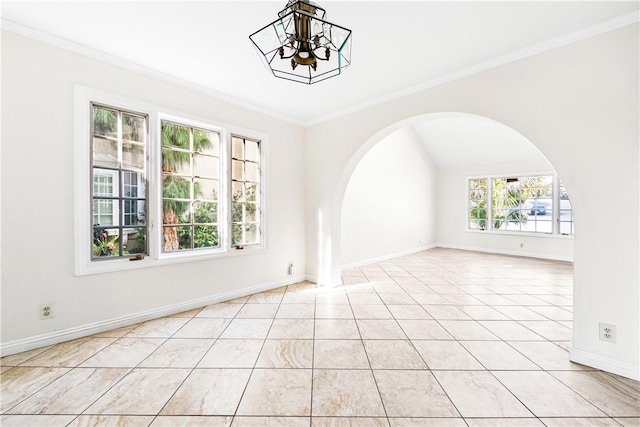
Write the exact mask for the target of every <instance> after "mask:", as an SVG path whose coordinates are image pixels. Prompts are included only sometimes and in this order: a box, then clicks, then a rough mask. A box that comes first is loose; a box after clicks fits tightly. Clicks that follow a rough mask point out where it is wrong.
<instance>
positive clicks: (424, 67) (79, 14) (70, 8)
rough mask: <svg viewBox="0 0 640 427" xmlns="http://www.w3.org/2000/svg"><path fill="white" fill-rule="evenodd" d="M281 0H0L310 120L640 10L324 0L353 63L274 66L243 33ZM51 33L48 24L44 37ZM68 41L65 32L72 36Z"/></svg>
mask: <svg viewBox="0 0 640 427" xmlns="http://www.w3.org/2000/svg"><path fill="white" fill-rule="evenodd" d="M285 3H286V1H285V0H283V1H278V2H273V1H258V2H256V1H233V2H226V1H197V2H188V1H179V2H178V1H159V2H153V1H141V2H132V1H117V2H116V1H85V2H59V1H43V2H33V1H28V2H27V1H16V2H11V1H3V2H2V18H3V19H2V23H3V27H4V28H6V29H8V30H11V31H16V32H19V33H23V34H26V35H30V36H32V37H36V38H39V39H44V40H47V41H50V42H52V43H54V44H58V45H61V46H63V47H66V48H70V49H72V50H75V51H78V52H80V53H83V54H87V55H90V56H93V57H97V58H99V59H103V60H107V61H110V62H115V63H116V64H118V65H124V66H125V67H127V68H131V69H134V70H137V71H143V72H145V73H148V74H151V75H153V76H155V77H160V78H163V79H166V80H169V81H171V82H174V83H178V84H181V85H185V86H188V87H191V88H195V89H197V90H200V91H203V92H204V93H207V94H211V95H214V96H216V97H219V98H222V99H225V100H228V101H231V102H234V103H237V104H240V105H243V106H245V107H248V108H252V109H255V110H257V111H262V112H265V113H267V114H270V115H272V116H274V117H278V118H282V119H285V120H288V121H291V122H293V123H297V124H300V125H311V124H314V123H319V122H321V121H323V120H327V119H329V118H332V117H336V116H339V115H342V114H345V113H347V112H350V111H355V110H358V109H361V108H364V107H367V106H370V105H374V104H376V103H379V102H382V101H384V100H388V99H392V98H394V97H397V96H401V95H403V94H407V93H411V92H412V91H415V90H418V89H424V88H427V87H430V86H434V85H437V84H440V83H443V82H446V81H449V80H452V79H454V78H459V77H461V76H464V75H468V74H472V73H474V72H478V71H481V70H483V69H487V68H490V67H493V66H496V65H500V64H502V63H506V62H509V61H511V60H515V59H518V58H521V57H524V56H527V55H531V54H535V53H537V52H540V51H543V50H546V49H549V48H552V47H555V46H559V45H562V44H565V43H568V42H572V41H574V40H579V39H581V38H584V37H587V36H589V35H593V34H597V33H598V32H602V31H607V30H610V29H613V28H617V27H619V26H622V25H626V24H628V23H631V22H636V21H637V20H638V7H639V2H638V1H628V2H616V1H602V2H595V1H568V2H562V1H506V2H505V1H503V2H488V1H470V2H458V1H410V2H400V1H385V2H382V1H380V2H379V1H367V2H365V1H351V2H345V1H331V0H319V1H318V3H319V5H320V6H322V7H324V8H325V9H326V11H327V18H328V20H329V21H331V22H334V23H336V24H339V25H342V26H345V27H347V28H350V29H351V30H352V31H353V47H352V51H353V53H352V65H351V66H350V67H349V68H347V69H346V71H345V72H344V73H343V74H342V75H340V76H337V77H334V78H331V79H329V80H326V81H323V82H320V83H317V84H314V85H311V86H308V85H303V84H300V83H294V82H290V81H287V80H281V79H277V78H275V77H273V75H271V74H270V73H269V72H268V71H267V69H266V68H265V67H264V66H263V65H262V62H261V60H260V58H259V56H258V54H257V53H256V51H255V50H254V48H253V46H252V44H251V42H250V40H249V37H248V36H249V34H251V33H253V32H254V31H256V30H258V29H260V28H262V27H263V26H264V25H266V24H268V23H270V22H271V21H273V20H274V19H275V18H276V16H277V13H278V12H279V11H280V10H281V9H283V8H284V6H285ZM49 36H54V38H51V37H49ZM69 42H70V43H69Z"/></svg>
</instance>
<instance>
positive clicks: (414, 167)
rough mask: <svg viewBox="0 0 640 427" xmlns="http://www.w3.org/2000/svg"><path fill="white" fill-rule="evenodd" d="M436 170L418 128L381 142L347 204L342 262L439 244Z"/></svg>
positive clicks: (356, 175) (357, 175)
mask: <svg viewBox="0 0 640 427" xmlns="http://www.w3.org/2000/svg"><path fill="white" fill-rule="evenodd" d="M436 177H437V169H436V167H435V165H434V163H433V160H432V159H431V156H430V155H429V153H428V151H427V149H426V147H425V145H424V144H423V143H422V142H421V141H420V140H419V139H418V138H416V137H415V134H414V133H413V131H411V130H409V129H401V130H398V131H397V132H394V133H392V134H391V135H389V136H387V137H386V138H385V139H383V140H382V141H380V142H378V143H377V144H376V145H375V146H374V147H373V148H371V150H370V151H369V152H368V153H367V154H365V156H364V157H363V158H362V160H361V161H360V162H359V163H358V166H357V167H356V169H355V171H354V172H353V175H352V176H351V179H350V181H349V184H348V186H347V191H346V193H345V195H344V200H343V203H342V242H341V245H342V250H341V253H342V264H343V266H345V267H346V268H348V267H349V266H355V265H362V264H368V263H370V262H375V261H378V260H381V259H387V258H390V257H394V256H399V255H401V254H406V253H410V252H415V251H418V250H420V249H423V248H426V247H432V246H433V245H434V244H435V243H436V237H435V236H436V209H435V206H436V200H435V195H436Z"/></svg>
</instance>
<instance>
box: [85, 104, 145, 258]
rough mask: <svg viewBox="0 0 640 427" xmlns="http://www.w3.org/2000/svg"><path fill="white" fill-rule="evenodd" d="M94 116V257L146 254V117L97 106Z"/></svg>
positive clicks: (92, 113)
mask: <svg viewBox="0 0 640 427" xmlns="http://www.w3.org/2000/svg"><path fill="white" fill-rule="evenodd" d="M91 117H92V122H91V137H92V138H91V141H92V148H91V157H92V170H91V172H92V180H91V182H92V187H93V191H92V201H93V204H92V206H93V212H92V218H93V236H92V240H93V241H92V253H91V255H92V258H93V259H101V258H113V257H128V256H130V255H135V254H146V253H147V244H146V239H145V236H146V235H147V226H146V221H145V218H146V215H145V212H146V210H145V207H146V201H147V200H146V197H145V194H146V192H145V189H144V185H145V183H144V178H143V179H141V180H139V181H138V179H137V177H138V176H141V177H144V176H145V175H146V149H147V123H148V120H147V116H146V115H144V114H141V113H133V112H129V111H125V110H119V109H116V108H112V107H106V106H101V105H95V104H94V105H92V106H91ZM132 177H135V179H134V178H132Z"/></svg>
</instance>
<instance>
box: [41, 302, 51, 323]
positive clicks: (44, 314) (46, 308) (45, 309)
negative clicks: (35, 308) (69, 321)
mask: <svg viewBox="0 0 640 427" xmlns="http://www.w3.org/2000/svg"><path fill="white" fill-rule="evenodd" d="M52 317H53V306H52V305H51V304H42V305H41V306H40V319H42V320H46V319H51V318H52Z"/></svg>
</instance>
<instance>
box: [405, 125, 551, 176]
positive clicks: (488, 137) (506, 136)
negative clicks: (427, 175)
mask: <svg viewBox="0 0 640 427" xmlns="http://www.w3.org/2000/svg"><path fill="white" fill-rule="evenodd" d="M409 127H410V128H412V129H413V130H414V131H415V134H416V136H417V137H418V139H419V140H420V141H421V142H422V143H423V144H424V145H425V146H426V147H427V150H428V151H429V154H430V155H431V158H432V159H433V161H434V162H435V164H436V165H437V166H438V167H441V168H449V167H457V166H464V165H469V164H474V165H481V164H482V165H486V164H501V163H510V162H518V161H527V160H542V161H544V162H546V159H545V157H544V156H543V155H542V153H540V151H539V150H538V149H537V148H536V147H535V146H534V145H533V144H531V142H529V140H528V139H526V138H525V137H524V136H522V135H521V134H519V133H518V132H516V131H515V130H513V129H511V128H510V127H508V126H505V125H503V124H502V123H499V122H496V121H494V120H490V119H488V118H485V117H480V116H474V115H471V114H459V113H457V114H442V115H441V116H440V115H439V116H438V117H436V118H427V119H424V120H420V121H417V122H415V123H413V124H411V125H409Z"/></svg>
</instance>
